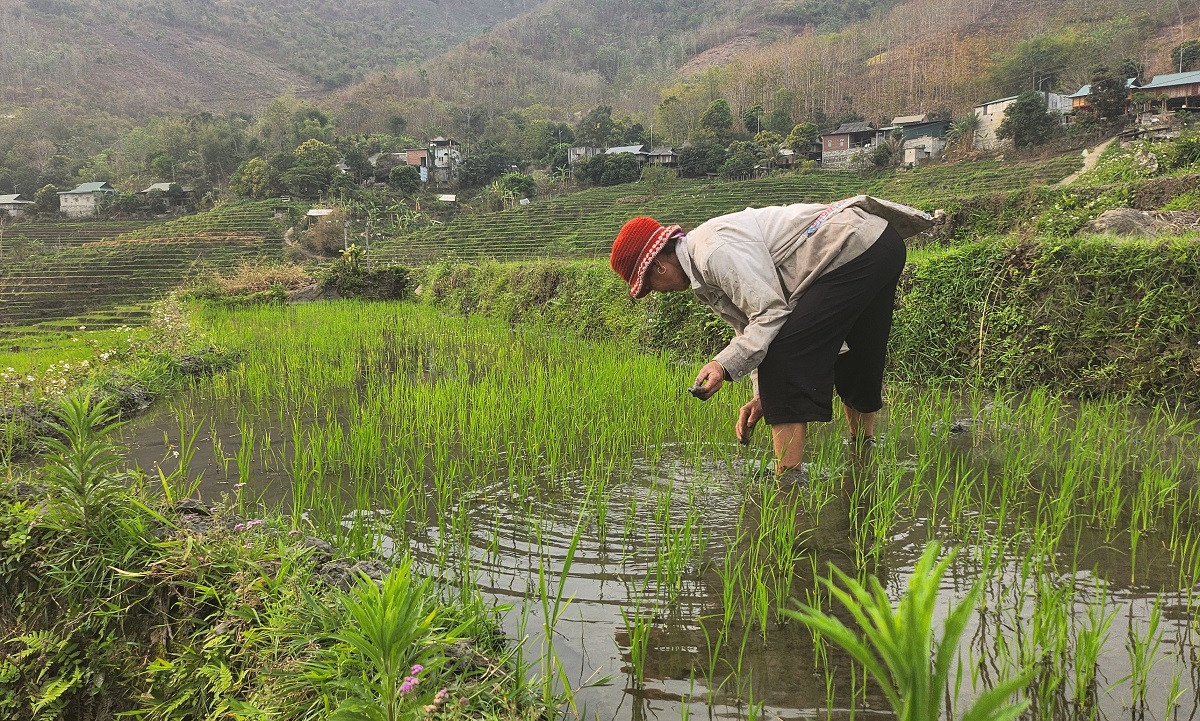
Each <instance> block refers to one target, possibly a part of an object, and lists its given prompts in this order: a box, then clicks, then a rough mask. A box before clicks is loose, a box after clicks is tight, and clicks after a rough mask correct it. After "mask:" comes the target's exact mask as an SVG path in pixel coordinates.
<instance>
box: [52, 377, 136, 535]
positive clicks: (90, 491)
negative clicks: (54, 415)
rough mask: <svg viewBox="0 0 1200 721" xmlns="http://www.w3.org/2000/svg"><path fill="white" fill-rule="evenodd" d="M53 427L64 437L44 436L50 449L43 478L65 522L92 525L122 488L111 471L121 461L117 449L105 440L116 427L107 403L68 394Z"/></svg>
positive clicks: (88, 526) (86, 526) (103, 513)
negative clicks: (107, 434) (105, 435)
mask: <svg viewBox="0 0 1200 721" xmlns="http://www.w3.org/2000/svg"><path fill="white" fill-rule="evenodd" d="M58 417H59V420H58V421H57V422H51V424H50V425H51V427H53V428H54V429H55V430H56V431H58V432H59V433H60V434H62V436H63V438H62V439H59V438H46V439H45V443H46V446H47V447H48V448H49V450H50V454H49V458H48V461H49V462H48V464H47V466H46V475H45V481H46V484H47V486H48V487H49V489H50V492H51V493H52V495H53V497H54V504H55V510H56V511H57V515H58V516H60V517H61V518H60V520H61V521H62V522H63V523H64V525H65V526H68V527H69V526H71V525H82V526H83V527H85V528H89V529H90V528H92V527H93V526H95V525H96V524H102V523H104V522H105V520H106V519H107V514H106V513H105V511H106V510H107V509H108V508H109V507H110V506H111V505H112V503H113V502H114V499H115V498H116V497H117V496H119V495H120V494H121V492H122V490H123V487H122V486H121V483H120V481H119V480H117V479H116V478H115V476H114V474H113V472H114V470H115V469H116V467H117V466H118V465H119V464H120V462H121V459H120V456H118V455H117V451H116V448H115V447H114V446H113V445H112V444H111V443H110V442H108V441H107V440H105V439H104V438H103V436H104V434H105V433H107V432H108V431H110V430H112V429H113V428H115V427H116V424H114V423H113V422H112V414H111V413H110V412H109V410H108V406H107V404H105V403H95V404H93V403H92V401H91V397H90V396H76V397H67V398H64V399H63V400H62V401H61V402H60V403H59V407H58Z"/></svg>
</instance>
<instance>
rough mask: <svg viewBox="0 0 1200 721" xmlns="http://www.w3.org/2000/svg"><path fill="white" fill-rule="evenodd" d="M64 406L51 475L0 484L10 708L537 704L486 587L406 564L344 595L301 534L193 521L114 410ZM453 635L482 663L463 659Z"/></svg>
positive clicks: (161, 712) (531, 711)
mask: <svg viewBox="0 0 1200 721" xmlns="http://www.w3.org/2000/svg"><path fill="white" fill-rule="evenodd" d="M60 412H61V413H62V422H61V428H62V430H63V432H64V436H65V439H64V440H63V441H61V442H57V443H56V445H55V448H56V449H57V450H56V452H55V454H54V455H52V456H51V457H50V458H49V459H48V460H49V464H48V466H47V467H46V468H45V470H44V471H42V472H39V473H36V474H35V475H33V476H31V477H28V478H22V479H20V480H14V479H13V478H12V477H9V478H6V479H4V480H3V481H0V544H3V548H4V549H5V553H4V554H3V556H0V584H2V585H3V587H4V588H5V589H6V593H5V594H3V596H0V628H2V629H3V631H2V632H0V669H3V678H4V683H3V685H0V715H3V716H4V717H6V718H39V719H55V718H64V719H66V718H91V719H97V720H98V721H106V720H108V719H114V718H118V717H123V716H128V715H132V716H136V717H138V718H146V719H184V718H221V717H229V716H232V717H240V718H279V719H297V720H301V719H311V720H313V721H317V720H318V719H326V718H335V717H336V718H342V719H346V718H385V719H389V721H390V720H391V719H397V718H410V717H413V716H415V715H417V714H419V713H421V712H422V709H423V708H425V709H428V708H429V707H430V706H431V705H432V706H435V707H436V710H437V711H438V713H439V714H440V715H441V716H443V717H445V718H479V717H481V716H483V717H493V718H495V717H510V716H512V717H516V716H521V717H531V716H533V717H536V716H539V715H540V707H538V706H535V705H533V703H532V701H531V698H532V696H530V695H529V694H528V693H527V692H526V691H525V688H524V681H523V680H522V679H521V678H520V677H519V676H518V675H517V674H516V673H515V671H516V669H514V668H512V667H511V664H509V663H508V662H507V661H506V660H505V659H506V658H507V649H506V648H505V645H504V642H503V640H502V636H501V635H500V634H499V633H498V631H497V629H496V625H495V621H494V618H493V616H492V615H491V612H490V611H489V610H488V609H487V608H485V607H484V606H483V604H482V603H481V602H480V601H479V600H478V597H475V599H476V600H475V601H473V602H470V603H457V604H454V605H451V604H448V603H447V602H445V601H443V600H442V599H441V590H440V589H439V588H437V587H435V586H434V585H433V583H432V582H430V581H424V580H420V579H418V578H416V577H415V576H414V574H413V572H412V569H411V567H410V565H409V564H408V562H407V561H403V560H401V561H400V562H399V565H397V566H396V567H395V568H394V569H393V570H391V571H390V573H388V574H386V575H385V576H384V578H383V581H382V584H381V585H376V582H375V581H374V580H368V579H365V578H364V579H362V580H360V581H359V582H358V583H357V584H356V585H355V586H354V587H353V588H352V589H351V590H350V591H348V592H341V591H338V590H336V589H334V588H331V587H329V586H327V585H326V584H325V583H324V582H322V581H320V580H319V579H318V576H317V575H316V574H315V573H314V570H315V568H316V566H317V565H318V563H321V562H322V561H318V560H314V558H313V553H312V548H311V547H309V546H306V545H304V544H302V543H301V542H300V541H301V540H302V538H303V534H302V533H300V532H299V530H298V529H295V528H293V529H292V530H291V531H290V532H289V530H288V525H287V524H286V521H284V520H283V519H279V518H270V519H238V518H236V517H235V516H234V515H233V514H232V509H230V508H229V507H228V506H223V505H221V504H218V505H217V507H216V508H215V510H214V511H213V513H214V514H215V515H214V516H211V517H209V516H207V515H200V516H196V515H193V516H190V517H189V518H190V522H191V523H192V524H195V523H196V522H197V519H199V522H201V523H203V524H205V526H204V529H203V530H202V531H197V530H186V529H187V528H188V527H189V525H188V523H185V522H184V517H183V515H182V514H181V513H180V512H179V511H178V510H177V509H176V507H174V506H173V505H172V504H171V503H170V502H169V500H168V499H169V498H170V497H171V494H170V493H167V494H166V497H165V498H163V497H156V496H155V495H154V494H152V493H150V492H149V490H148V489H147V488H146V487H145V486H144V485H143V484H142V482H141V481H142V479H141V476H140V475H139V474H137V473H136V472H133V473H129V472H125V471H121V470H120V469H119V463H118V460H117V449H116V448H115V447H113V446H112V445H111V442H110V441H109V440H108V437H107V434H108V432H109V431H110V430H111V427H110V426H109V425H108V421H107V413H106V411H105V409H104V407H103V406H102V405H93V404H89V402H88V401H86V400H81V399H74V400H69V401H67V402H65V403H64V404H63V405H62V406H61V410H60ZM178 480H180V479H164V480H163V488H164V490H165V489H167V488H168V487H169V485H170V484H171V483H174V482H176V481H178ZM127 484H132V485H130V486H129V487H127ZM234 521H236V522H237V523H234ZM190 527H194V525H193V526H190ZM456 597H458V598H466V597H469V594H468V595H464V594H456ZM456 642H461V643H469V644H470V645H471V648H473V649H474V653H475V654H476V655H477V656H478V657H479V658H486V659H487V660H486V661H485V662H483V663H479V664H468V665H464V664H462V663H461V662H458V661H455V660H454V659H453V658H451V657H450V656H449V655H448V654H449V652H448V651H447V649H448V647H449V646H450V645H451V644H454V643H456ZM331 712H334V714H333V715H332V716H331ZM425 713H429V710H426V711H425Z"/></svg>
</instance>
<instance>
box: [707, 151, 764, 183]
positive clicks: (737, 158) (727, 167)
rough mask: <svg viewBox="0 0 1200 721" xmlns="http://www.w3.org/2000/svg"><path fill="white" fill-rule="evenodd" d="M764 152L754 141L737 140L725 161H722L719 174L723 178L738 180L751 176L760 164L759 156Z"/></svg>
mask: <svg viewBox="0 0 1200 721" xmlns="http://www.w3.org/2000/svg"><path fill="white" fill-rule="evenodd" d="M761 152H762V149H761V148H759V147H758V146H757V145H756V144H754V143H743V142H735V143H733V144H732V145H731V146H729V153H728V155H727V156H726V158H725V162H723V163H721V167H720V168H718V170H717V174H718V175H719V176H720V177H721V178H722V179H723V180H737V179H740V178H746V177H749V176H750V175H752V174H753V173H754V168H755V167H756V166H757V165H758V157H759V154H760V153H761Z"/></svg>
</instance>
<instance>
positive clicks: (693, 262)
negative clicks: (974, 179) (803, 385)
mask: <svg viewBox="0 0 1200 721" xmlns="http://www.w3.org/2000/svg"><path fill="white" fill-rule="evenodd" d="M889 223H891V225H892V227H893V228H894V229H895V230H896V231H897V232H898V233H899V234H900V235H901V236H903V237H908V236H910V235H914V234H915V233H917V232H919V231H921V230H925V229H926V228H929V227H930V226H931V225H932V224H933V219H932V218H931V217H930V216H929V215H927V214H925V213H923V212H921V211H919V210H916V209H915V208H909V207H908V206H904V205H898V204H896V203H890V202H888V201H885V200H880V199H878V198H872V197H870V196H867V195H858V196H854V197H852V198H847V199H845V200H841V201H838V202H836V203H833V204H832V205H817V204H800V203H798V204H795V205H788V206H772V207H769V208H746V209H745V210H743V211H740V212H737V213H730V214H729V215H722V216H719V217H716V218H713V219H712V220H709V221H708V222H706V223H704V224H702V225H700V226H699V227H698V228H696V229H695V230H693V231H691V232H690V233H688V234H687V236H686V237H685V238H681V239H680V240H679V242H678V243H677V244H676V246H675V252H676V255H677V256H678V258H679V262H680V264H681V265H682V266H683V270H684V272H685V273H687V276H688V278H689V279H690V280H691V285H692V290H694V291H695V293H696V296H697V297H698V298H700V300H701V301H702V302H703V303H704V304H705V305H707V306H709V307H710V308H712V309H713V310H714V311H716V313H717V314H718V315H720V316H721V317H722V318H723V319H724V320H725V321H726V322H728V323H729V324H730V325H732V326H733V328H734V331H735V332H736V335H735V337H734V338H733V340H732V341H730V342H729V345H728V346H726V347H725V349H724V350H722V351H721V352H720V353H718V354H717V356H716V358H715V359H714V360H716V361H717V362H719V363H720V364H721V365H722V366H723V367H724V368H725V372H726V373H728V374H729V377H730V378H732V379H733V380H738V379H739V378H741V377H742V376H744V375H746V374H747V373H750V372H751V371H753V370H755V369H756V368H758V365H759V363H761V362H762V359H763V356H765V355H766V353H767V348H768V346H770V344H771V341H772V340H773V339H774V338H775V336H776V335H777V334H778V333H779V329H780V328H781V327H783V323H784V321H785V320H786V319H787V316H788V314H789V313H791V309H792V307H793V306H794V305H795V303H796V300H797V299H798V298H799V297H800V296H801V295H802V294H803V293H804V291H806V290H807V289H808V288H809V286H811V285H812V284H813V283H814V282H815V281H816V280H817V278H820V277H821V276H822V275H824V274H825V273H828V272H829V271H831V270H834V269H835V268H838V267H841V266H842V265H845V264H846V263H848V262H850V261H851V260H853V259H855V258H857V257H858V256H859V255H860V254H862V253H863V251H865V250H866V249H867V248H869V247H871V245H872V244H873V243H874V242H875V241H876V240H877V239H878V238H879V236H880V235H881V234H882V233H883V231H884V229H885V228H887V226H888V224H889ZM755 375H757V374H755ZM755 381H756V382H755V390H756V391H757V387H758V384H757V379H755Z"/></svg>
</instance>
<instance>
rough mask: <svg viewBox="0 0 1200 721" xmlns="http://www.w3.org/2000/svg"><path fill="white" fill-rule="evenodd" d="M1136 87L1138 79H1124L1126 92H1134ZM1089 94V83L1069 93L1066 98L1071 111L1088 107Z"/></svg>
mask: <svg viewBox="0 0 1200 721" xmlns="http://www.w3.org/2000/svg"><path fill="white" fill-rule="evenodd" d="M1137 87H1138V79H1137V78H1126V79H1125V90H1126V91H1127V92H1133V91H1134V90H1136V89H1137ZM1091 94H1092V86H1091V84H1090V83H1089V84H1087V85H1084V86H1083V87H1082V88H1080V89H1078V90H1076V91H1075V92H1073V93H1071V94H1070V95H1068V96H1067V98H1068V99H1070V101H1071V111H1072V112H1078V111H1079V110H1082V109H1083V108H1086V107H1087V106H1088V96H1090V95H1091Z"/></svg>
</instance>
